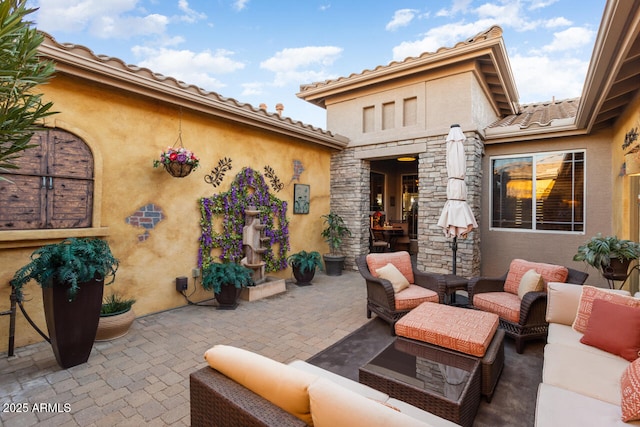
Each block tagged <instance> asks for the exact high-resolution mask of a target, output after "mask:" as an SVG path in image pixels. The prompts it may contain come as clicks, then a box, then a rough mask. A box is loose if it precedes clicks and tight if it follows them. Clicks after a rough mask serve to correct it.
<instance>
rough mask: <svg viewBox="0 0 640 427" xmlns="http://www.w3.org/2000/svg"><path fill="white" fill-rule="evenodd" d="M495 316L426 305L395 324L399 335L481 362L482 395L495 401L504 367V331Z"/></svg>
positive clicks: (474, 311)
mask: <svg viewBox="0 0 640 427" xmlns="http://www.w3.org/2000/svg"><path fill="white" fill-rule="evenodd" d="M498 325H499V318H498V316H497V315H496V314H494V313H488V312H483V311H479V310H470V309H466V308H461V307H454V306H449V305H443V304H435V303H423V304H420V305H419V306H418V307H416V308H414V309H413V310H411V311H410V312H409V313H408V314H407V315H405V316H404V317H403V318H402V319H400V320H399V321H398V322H397V323H396V325H395V331H396V335H398V336H401V337H405V338H410V339H413V340H417V341H423V342H427V343H430V344H433V345H437V346H440V347H444V348H448V349H450V350H455V351H458V352H461V353H465V354H468V355H471V356H474V357H477V358H479V359H480V363H481V366H482V395H483V396H485V398H486V400H487V402H490V401H491V398H492V397H493V392H494V391H495V388H496V385H497V384H498V379H499V378H500V374H501V373H502V368H503V367H504V331H503V330H502V329H498Z"/></svg>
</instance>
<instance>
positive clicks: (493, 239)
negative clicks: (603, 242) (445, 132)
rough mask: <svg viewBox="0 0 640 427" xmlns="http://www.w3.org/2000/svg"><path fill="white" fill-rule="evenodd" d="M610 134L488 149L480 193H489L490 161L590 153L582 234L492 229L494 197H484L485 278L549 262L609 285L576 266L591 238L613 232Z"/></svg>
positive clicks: (483, 194) (482, 233)
mask: <svg viewBox="0 0 640 427" xmlns="http://www.w3.org/2000/svg"><path fill="white" fill-rule="evenodd" d="M610 141H611V132H610V130H605V131H600V132H594V133H593V134H592V135H588V136H573V137H567V138H561V139H560V138H557V139H548V140H540V141H533V142H528V143H515V142H514V143H508V144H496V145H487V146H485V153H486V155H485V157H484V159H483V167H482V168H483V170H484V171H485V173H484V176H483V179H482V180H483V182H482V188H485V189H489V188H491V162H490V160H491V156H497V155H504V154H520V153H525V154H528V153H536V152H546V151H560V150H575V149H586V165H585V175H586V176H585V182H586V186H587V191H586V214H585V224H586V230H585V232H584V233H550V232H528V231H520V232H516V231H507V230H490V227H489V220H490V206H491V205H490V192H489V191H484V192H483V193H482V215H481V217H480V218H479V223H480V232H481V253H482V264H481V265H482V275H483V276H489V277H496V276H500V275H502V274H503V273H505V272H506V271H507V270H508V267H509V263H510V262H511V260H512V259H514V258H524V259H527V260H529V261H538V262H548V263H552V264H560V265H565V266H567V267H571V268H574V269H576V270H581V271H587V272H588V273H589V274H590V276H589V279H588V282H587V283H592V284H601V285H603V286H605V285H606V282H605V281H604V279H602V277H600V275H599V274H598V272H597V271H595V270H594V269H592V268H589V269H587V266H586V265H585V264H584V263H582V262H576V261H573V255H575V253H576V251H577V248H578V246H580V245H581V244H582V243H584V242H585V241H586V240H588V238H589V237H591V236H593V235H595V234H597V233H602V234H604V235H608V234H610V233H611V232H612V222H611V215H612V202H613V198H612V196H611V195H612V193H613V188H612V181H611V171H612V168H613V169H615V167H614V166H612V165H611V145H610Z"/></svg>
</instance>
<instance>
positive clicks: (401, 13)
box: [385, 9, 418, 31]
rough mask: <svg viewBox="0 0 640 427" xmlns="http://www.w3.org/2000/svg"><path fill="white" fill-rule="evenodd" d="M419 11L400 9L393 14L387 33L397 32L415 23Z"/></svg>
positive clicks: (387, 26)
mask: <svg viewBox="0 0 640 427" xmlns="http://www.w3.org/2000/svg"><path fill="white" fill-rule="evenodd" d="M417 12H418V11H417V10H415V9H399V10H396V12H395V13H394V14H393V18H392V19H391V21H389V23H387V25H386V26H385V29H386V30H387V31H395V30H397V29H398V28H400V27H406V26H407V25H409V24H410V23H411V21H413V18H414V17H415V16H416V13H417Z"/></svg>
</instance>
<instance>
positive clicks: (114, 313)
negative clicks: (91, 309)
mask: <svg viewBox="0 0 640 427" xmlns="http://www.w3.org/2000/svg"><path fill="white" fill-rule="evenodd" d="M135 302H136V300H135V299H133V298H124V297H122V296H121V295H120V294H118V293H115V292H114V293H113V294H111V295H109V296H108V297H107V298H105V299H104V301H103V302H102V309H101V310H100V320H99V322H98V330H97V331H96V339H95V340H96V341H109V340H113V339H116V338H120V337H122V336H124V335H126V334H127V332H129V328H130V327H131V324H132V323H133V321H134V320H135V319H136V315H135V313H134V312H133V308H132V307H133V304H134V303H135Z"/></svg>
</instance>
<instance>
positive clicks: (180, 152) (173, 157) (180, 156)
mask: <svg viewBox="0 0 640 427" xmlns="http://www.w3.org/2000/svg"><path fill="white" fill-rule="evenodd" d="M170 163H179V164H182V165H192V166H193V170H195V169H196V168H197V167H198V165H199V164H200V159H198V157H196V155H195V154H194V153H193V152H192V151H190V150H187V149H186V148H183V147H179V148H173V147H167V151H163V152H162V153H161V154H160V160H154V161H153V167H154V168H157V167H158V166H160V165H168V164H170Z"/></svg>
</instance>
